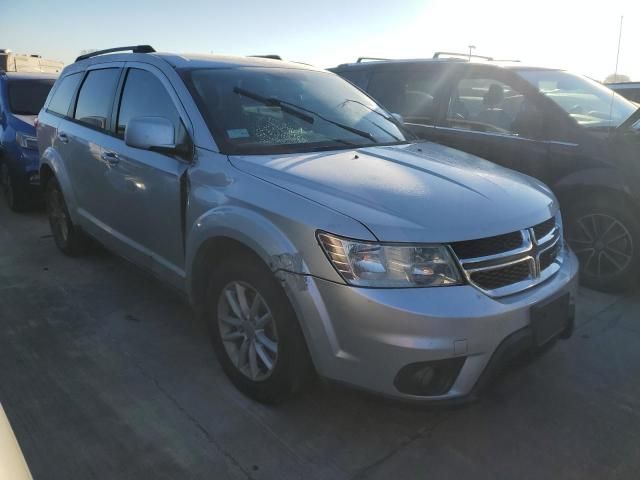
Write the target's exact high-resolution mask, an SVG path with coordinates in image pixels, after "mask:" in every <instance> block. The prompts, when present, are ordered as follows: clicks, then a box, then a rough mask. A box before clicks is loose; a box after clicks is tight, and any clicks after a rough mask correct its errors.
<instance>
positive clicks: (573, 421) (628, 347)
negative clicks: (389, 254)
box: [0, 203, 640, 480]
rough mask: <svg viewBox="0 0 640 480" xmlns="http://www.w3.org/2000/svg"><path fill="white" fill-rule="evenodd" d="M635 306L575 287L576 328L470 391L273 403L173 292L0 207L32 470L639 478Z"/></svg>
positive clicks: (0, 363)
mask: <svg viewBox="0 0 640 480" xmlns="http://www.w3.org/2000/svg"><path fill="white" fill-rule="evenodd" d="M639 312H640V295H639V294H638V289H635V290H634V291H632V292H630V293H628V294H625V295H621V296H613V295H605V294H602V293H597V292H592V291H587V290H582V291H581V292H580V297H579V305H578V317H577V323H578V328H577V331H576V333H575V334H574V336H573V338H571V339H570V340H568V341H561V342H559V343H557V344H556V345H555V346H554V347H553V349H551V350H550V351H549V352H547V354H546V355H544V356H542V357H540V358H538V359H536V360H535V361H534V362H528V363H526V364H524V365H521V366H519V368H517V369H513V370H512V371H510V372H508V373H507V374H506V375H505V376H504V377H503V378H501V379H500V381H499V382H497V383H495V384H494V385H493V386H492V387H491V388H490V389H489V390H488V391H486V392H485V394H484V396H483V398H482V399H481V400H480V401H479V402H476V403H473V404H470V405H466V406H462V407H456V408H443V407H414V406H407V405H404V404H399V403H395V402H390V401H386V400H382V399H379V398H377V397H373V396H370V395H366V394H363V393H359V392H356V391H353V390H351V389H348V388H345V387H341V386H337V385H332V384H327V383H325V382H318V383H317V384H316V385H314V386H313V387H312V388H310V389H309V391H308V392H306V393H305V394H303V395H302V396H301V397H299V398H297V399H295V400H294V401H292V402H289V403H286V404H284V405H281V406H277V407H266V406H263V405H259V404H256V403H254V402H252V401H251V400H248V399H247V398H245V397H243V396H242V395H241V394H240V393H238V392H237V391H236V390H235V389H234V387H233V386H232V385H231V384H230V383H229V382H228V381H227V379H226V377H225V376H224V374H223V373H222V370H221V368H220V367H219V366H218V364H217V362H216V360H215V358H214V354H213V352H212V350H211V347H210V343H209V340H208V337H207V333H206V329H205V327H204V326H203V325H201V324H200V323H198V322H197V321H196V320H195V319H194V317H193V315H192V312H191V311H190V309H189V308H188V306H187V305H186V304H185V303H184V301H183V300H182V299H181V297H180V296H178V295H177V294H175V293H174V292H173V291H171V290H169V289H167V288H166V287H164V286H163V285H161V284H160V283H158V282H156V281H155V280H153V279H151V278H150V277H148V276H147V275H146V274H144V273H142V272H140V271H139V270H137V269H136V268H135V267H133V266H131V265H129V264H127V263H126V262H124V261H122V260H120V259H118V258H116V257H114V256H113V255H110V254H108V253H105V252H96V253H94V254H91V255H89V256H88V257H84V258H77V259H72V258H67V257H64V256H63V255H62V254H60V253H59V252H58V251H57V250H56V248H55V246H54V243H53V240H52V238H51V237H50V235H49V227H48V224H47V222H46V219H45V217H44V215H43V214H42V213H30V214H24V215H16V214H12V213H10V212H9V211H8V210H7V209H6V207H5V205H4V203H2V204H1V205H0V368H1V370H0V373H1V377H0V402H1V403H2V405H3V406H4V408H5V410H6V413H7V415H8V417H9V420H10V421H11V423H12V425H13V428H14V430H15V432H16V436H17V438H18V441H19V442H20V444H21V447H22V449H23V452H24V455H25V457H26V460H27V462H28V463H29V466H30V468H31V470H32V473H33V476H34V478H35V479H36V480H41V479H64V480H73V479H82V480H90V479H136V480H137V479H146V478H149V479H223V478H234V479H267V478H269V479H293V478H303V479H325V478H326V479H350V478H363V479H364V478H372V479H377V478H379V479H388V478H398V479H400V478H402V479H412V478H429V479H438V478H456V477H458V478H461V477H463V476H464V477H468V478H474V479H476V478H480V479H484V478H487V479H488V478H500V479H513V478H518V479H519V480H524V479H552V478H553V479H558V478H563V479H564V478H566V479H586V478H594V479H605V478H607V479H608V478H620V479H627V478H629V479H633V478H638V476H639V475H640V318H639V315H638V314H639ZM392 320H393V319H390V321H392Z"/></svg>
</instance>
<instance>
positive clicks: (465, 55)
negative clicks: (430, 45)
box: [433, 52, 494, 62]
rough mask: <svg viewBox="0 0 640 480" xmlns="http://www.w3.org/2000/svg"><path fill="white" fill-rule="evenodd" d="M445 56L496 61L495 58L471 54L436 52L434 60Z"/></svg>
mask: <svg viewBox="0 0 640 480" xmlns="http://www.w3.org/2000/svg"><path fill="white" fill-rule="evenodd" d="M443 55H446V56H449V57H462V58H469V59H470V58H482V59H483V60H488V61H490V62H492V61H493V60H494V59H493V57H486V56H484V55H471V54H469V53H458V52H436V53H434V54H433V58H434V59H438V58H440V57H442V56H443Z"/></svg>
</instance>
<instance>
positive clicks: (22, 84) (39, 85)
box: [8, 78, 55, 115]
mask: <svg viewBox="0 0 640 480" xmlns="http://www.w3.org/2000/svg"><path fill="white" fill-rule="evenodd" d="M54 82H55V79H49V78H39V79H33V80H23V79H19V80H9V85H8V89H9V109H10V110H11V113H14V114H16V115H37V114H38V113H39V112H40V109H41V108H42V106H43V105H44V102H45V101H46V100H47V95H49V91H50V90H51V87H53V84H54Z"/></svg>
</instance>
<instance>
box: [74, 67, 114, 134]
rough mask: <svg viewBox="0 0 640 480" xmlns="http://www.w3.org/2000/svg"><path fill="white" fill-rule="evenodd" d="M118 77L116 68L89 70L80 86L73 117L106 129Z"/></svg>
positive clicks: (92, 125)
mask: <svg viewBox="0 0 640 480" xmlns="http://www.w3.org/2000/svg"><path fill="white" fill-rule="evenodd" d="M119 77H120V69H118V68H105V69H102V70H91V71H90V72H89V73H88V74H87V78H86V79H85V81H84V83H83V84H82V87H81V88H80V93H79V94H78V103H77V104H76V113H75V115H74V118H75V119H76V120H78V121H79V122H82V123H84V124H86V125H89V126H91V127H94V128H98V129H101V130H106V129H107V127H108V125H109V117H110V116H111V107H112V105H113V97H114V95H115V91H116V87H117V86H118V79H119Z"/></svg>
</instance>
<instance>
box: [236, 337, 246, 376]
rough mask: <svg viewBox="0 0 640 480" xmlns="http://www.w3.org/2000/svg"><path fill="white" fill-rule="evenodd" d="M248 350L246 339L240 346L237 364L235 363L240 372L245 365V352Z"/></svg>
mask: <svg viewBox="0 0 640 480" xmlns="http://www.w3.org/2000/svg"><path fill="white" fill-rule="evenodd" d="M248 349H249V341H248V340H247V339H245V340H244V341H243V342H242V344H241V345H240V348H239V349H238V363H237V365H236V366H237V367H238V368H239V369H240V370H242V369H243V368H244V367H245V365H246V364H247V351H248Z"/></svg>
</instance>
